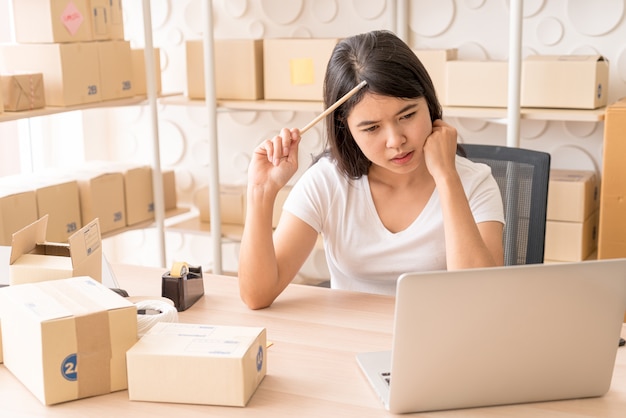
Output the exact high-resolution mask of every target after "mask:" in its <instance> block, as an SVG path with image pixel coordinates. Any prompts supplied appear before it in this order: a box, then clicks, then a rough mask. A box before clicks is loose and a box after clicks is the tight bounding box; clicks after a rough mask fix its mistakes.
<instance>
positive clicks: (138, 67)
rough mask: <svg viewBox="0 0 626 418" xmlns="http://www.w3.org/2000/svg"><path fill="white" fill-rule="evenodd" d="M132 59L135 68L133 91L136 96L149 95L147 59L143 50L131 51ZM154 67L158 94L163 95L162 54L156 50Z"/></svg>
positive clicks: (135, 49)
mask: <svg viewBox="0 0 626 418" xmlns="http://www.w3.org/2000/svg"><path fill="white" fill-rule="evenodd" d="M130 58H131V63H132V67H133V90H134V91H135V95H136V96H142V95H146V94H148V90H147V87H146V57H145V51H144V49H143V48H133V49H131V50H130ZM154 67H155V70H156V71H155V75H156V92H157V93H161V90H162V86H161V52H160V49H159V48H154Z"/></svg>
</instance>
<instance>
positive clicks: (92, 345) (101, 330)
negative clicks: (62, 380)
mask: <svg viewBox="0 0 626 418" xmlns="http://www.w3.org/2000/svg"><path fill="white" fill-rule="evenodd" d="M75 323H76V341H77V343H76V349H77V353H76V357H77V359H76V370H77V380H76V381H77V383H78V397H79V398H87V397H90V396H95V395H102V394H105V393H109V392H111V357H112V350H111V333H110V330H109V314H108V312H96V313H92V314H88V315H83V316H77V317H76V318H75Z"/></svg>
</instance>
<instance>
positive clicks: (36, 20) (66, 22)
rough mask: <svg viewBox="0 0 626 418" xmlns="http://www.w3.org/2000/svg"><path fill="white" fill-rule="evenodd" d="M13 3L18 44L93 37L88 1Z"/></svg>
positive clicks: (25, 1)
mask: <svg viewBox="0 0 626 418" xmlns="http://www.w3.org/2000/svg"><path fill="white" fill-rule="evenodd" d="M12 3H14V4H13V22H14V27H15V40H16V42H18V43H62V42H81V41H91V40H93V36H92V28H91V23H92V19H91V13H90V8H89V4H88V3H89V2H88V0H19V1H14V2H12Z"/></svg>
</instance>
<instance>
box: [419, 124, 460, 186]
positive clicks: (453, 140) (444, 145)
mask: <svg viewBox="0 0 626 418" xmlns="http://www.w3.org/2000/svg"><path fill="white" fill-rule="evenodd" d="M456 148H457V130H456V129H455V128H454V127H453V126H452V125H448V124H447V123H445V122H444V121H443V120H441V119H437V120H435V121H434V122H433V131H432V133H431V134H430V135H429V136H428V138H426V142H425V143H424V159H425V161H426V167H427V168H428V171H429V172H430V174H431V175H432V176H433V178H434V179H435V180H437V179H438V178H440V177H441V176H446V175H448V174H449V173H456V165H455V155H456Z"/></svg>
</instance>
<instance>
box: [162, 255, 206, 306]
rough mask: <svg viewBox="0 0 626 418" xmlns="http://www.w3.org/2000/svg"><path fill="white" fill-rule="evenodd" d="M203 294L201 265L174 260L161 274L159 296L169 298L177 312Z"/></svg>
mask: <svg viewBox="0 0 626 418" xmlns="http://www.w3.org/2000/svg"><path fill="white" fill-rule="evenodd" d="M202 295H204V280H203V278H202V267H200V266H198V267H193V266H190V265H188V264H187V263H184V262H174V263H173V265H172V268H171V269H170V271H168V272H166V273H165V274H163V276H162V281H161V296H163V297H165V298H168V299H171V300H172V301H173V302H174V306H175V307H176V310H177V311H178V312H181V311H184V310H187V309H188V308H189V307H191V305H193V304H194V303H196V302H197V301H198V299H200V298H201V297H202Z"/></svg>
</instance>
